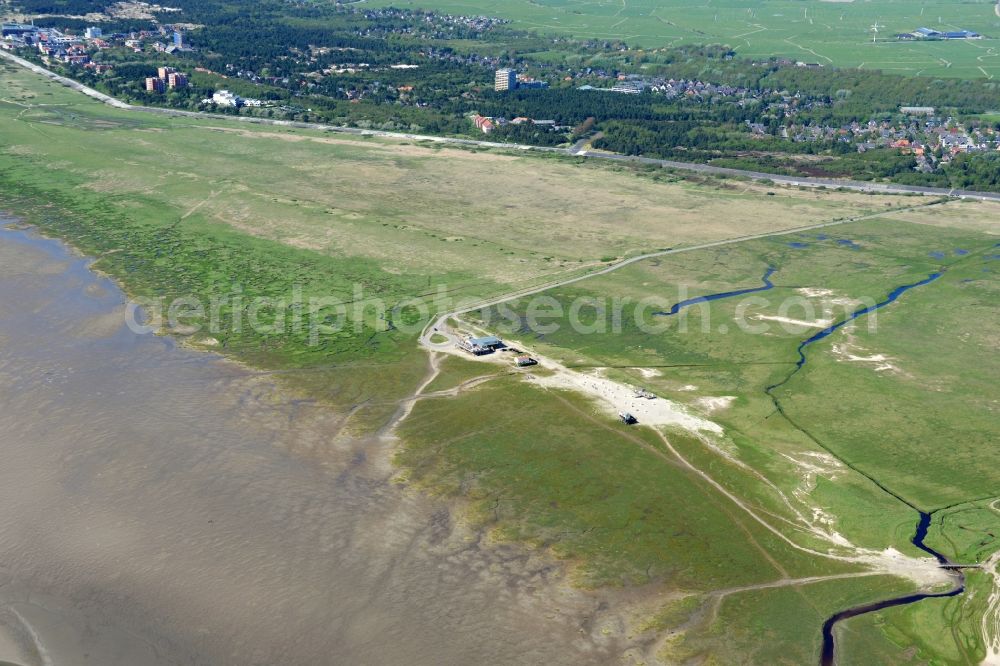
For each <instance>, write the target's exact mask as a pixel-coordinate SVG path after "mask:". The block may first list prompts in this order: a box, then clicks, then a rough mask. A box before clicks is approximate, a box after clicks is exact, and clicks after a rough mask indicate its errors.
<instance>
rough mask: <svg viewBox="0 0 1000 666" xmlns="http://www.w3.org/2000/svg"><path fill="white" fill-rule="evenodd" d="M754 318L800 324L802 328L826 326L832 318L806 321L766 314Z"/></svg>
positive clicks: (794, 324)
mask: <svg viewBox="0 0 1000 666" xmlns="http://www.w3.org/2000/svg"><path fill="white" fill-rule="evenodd" d="M754 319H761V320H764V321H777V322H781V323H782V324H788V325H789V326H800V327H802V328H826V327H827V326H830V325H831V324H833V320H832V319H814V320H812V321H807V320H805V319H792V318H790V317H778V316H768V315H757V316H756V317H754Z"/></svg>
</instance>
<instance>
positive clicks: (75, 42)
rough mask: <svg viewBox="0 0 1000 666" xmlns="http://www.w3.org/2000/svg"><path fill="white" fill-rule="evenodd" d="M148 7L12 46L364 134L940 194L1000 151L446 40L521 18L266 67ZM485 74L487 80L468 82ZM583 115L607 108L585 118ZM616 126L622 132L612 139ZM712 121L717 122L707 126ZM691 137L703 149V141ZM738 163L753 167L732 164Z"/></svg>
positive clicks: (114, 85)
mask: <svg viewBox="0 0 1000 666" xmlns="http://www.w3.org/2000/svg"><path fill="white" fill-rule="evenodd" d="M140 4H141V3H140ZM143 7H144V9H143V11H144V12H146V13H147V14H149V15H150V16H154V15H155V16H157V17H159V19H161V20H163V22H157V21H155V20H154V21H151V22H150V25H149V27H148V28H145V29H141V30H127V31H125V30H110V29H107V28H106V27H102V25H101V23H99V22H97V23H94V24H92V25H87V26H86V27H80V28H57V27H52V26H36V25H34V24H33V23H24V22H21V23H14V22H10V23H4V24H3V33H2V40H0V47H2V48H4V49H7V50H11V51H15V52H17V53H19V54H20V55H22V56H26V57H29V58H32V57H34V58H36V59H37V60H38V62H39V63H40V64H42V65H44V66H49V67H61V68H64V69H65V70H66V71H67V73H68V74H70V75H71V76H73V75H74V74H73V73H74V72H76V73H77V74H75V76H79V77H81V78H82V79H85V80H86V82H87V83H88V84H89V85H93V86H95V87H96V88H98V89H99V90H102V91H104V92H107V93H108V94H112V95H116V96H120V97H124V98H125V99H130V100H131V101H133V102H139V103H143V104H153V105H158V104H163V105H167V106H174V107H180V108H185V109H187V110H194V111H198V110H203V111H218V112H224V113H236V114H246V115H260V116H263V117H268V118H282V119H289V120H301V121H311V120H326V121H327V122H335V123H336V124H345V125H353V126H356V127H360V128H372V129H386V130H408V131H418V132H423V131H428V130H429V131H430V133H445V134H452V135H465V136H470V135H471V136H476V135H490V140H491V141H499V142H505V141H507V142H516V143H522V144H535V145H541V146H560V145H562V146H568V145H574V144H576V143H578V142H579V141H581V140H587V141H588V142H589V143H588V149H589V148H595V149H604V150H610V151H612V152H621V153H626V154H645V155H649V156H654V157H664V158H669V159H682V160H685V161H686V160H696V161H711V160H718V159H722V160H730V161H732V160H737V161H738V160H741V159H744V158H746V157H748V156H751V155H754V154H755V153H758V152H759V153H763V154H766V155H772V156H777V155H784V156H789V155H796V154H798V155H800V156H801V157H802V158H803V159H802V160H799V161H798V163H797V165H795V166H791V167H790V166H788V159H786V158H784V157H783V158H781V159H777V158H776V161H775V163H774V166H773V167H772V168H773V169H774V170H775V172H776V173H794V172H798V173H801V174H802V175H820V176H826V175H834V176H841V175H845V176H854V177H870V176H865V174H864V172H863V171H858V172H855V170H856V168H857V167H856V165H854V164H851V163H848V164H847V166H844V167H841V168H840V170H838V169H837V168H833V170H831V168H829V167H828V166H822V167H817V166H816V165H813V164H811V163H810V162H811V161H812V157H811V156H813V155H821V154H824V153H825V154H827V155H833V156H834V158H835V159H839V157H841V156H844V155H851V154H853V155H863V156H865V158H864V164H869V163H872V162H880V161H881V162H883V163H884V166H883V167H880V168H881V171H878V170H876V171H875V173H874V175H875V176H876V177H878V176H883V177H884V176H886V175H893V176H895V175H898V174H899V173H909V174H916V175H917V176H919V177H921V178H926V182H927V183H928V184H933V185H940V184H941V180H942V178H941V176H942V174H944V171H945V168H946V167H947V166H948V165H949V164H950V163H951V162H952V161H954V160H955V159H956V158H957V157H959V156H963V155H964V156H974V155H983V154H991V153H996V152H998V151H1000V122H994V121H992V120H991V116H989V115H988V114H987V115H985V116H984V115H975V114H973V115H966V114H962V113H959V112H958V111H959V109H957V108H955V107H938V106H931V105H930V104H928V102H934V101H935V100H934V99H924V96H923V95H919V94H914V95H912V96H907V97H903V98H900V99H899V103H898V105H897V106H896V107H895V108H881V109H878V110H871V109H869V110H866V109H865V106H864V105H855V107H854V108H856V111H852V112H851V113H845V112H844V110H843V109H844V106H845V104H846V103H848V102H850V101H851V99H852V95H853V93H854V91H852V90H851V89H850V88H843V89H839V90H836V91H832V92H829V91H817V90H809V89H806V88H800V87H792V86H787V87H778V86H769V85H745V84H739V83H733V82H726V81H725V79H726V78H727V77H726V76H719V77H718V79H715V80H713V77H712V76H711V75H704V74H702V75H699V76H684V75H671V74H670V73H669V72H670V70H671V69H673V68H671V67H658V68H656V69H657V70H659V71H658V72H656V73H646V72H645V71H644V70H647V69H648V67H647V66H646V65H643V64H642V63H644V62H646V61H648V60H650V59H654V60H655V59H659V58H661V57H663V56H662V51H661V50H652V51H649V52H646V51H643V50H642V49H635V48H633V47H630V46H628V45H627V44H625V43H624V42H614V41H597V40H589V41H585V42H581V43H578V44H571V43H570V42H569V41H568V40H565V39H564V38H559V37H553V38H550V39H547V40H546V41H547V42H548V45H549V46H550V47H552V48H566V49H577V51H578V52H591V51H592V52H594V53H596V54H603V55H599V56H595V57H589V58H579V57H577V58H544V59H540V58H536V57H533V56H530V55H525V54H513V53H502V52H497V51H496V50H490V49H462V50H457V49H454V48H451V47H443V46H441V45H440V44H439V43H438V41H439V40H442V39H445V38H447V39H461V40H468V41H470V42H471V41H475V40H486V41H489V40H490V39H493V38H495V37H497V36H498V35H501V34H506V33H504V32H503V31H505V30H510V26H509V24H510V22H509V21H507V20H504V19H499V18H492V17H486V16H461V15H456V14H448V13H436V12H429V11H426V12H425V11H413V10H402V9H394V8H360V9H359V8H354V7H351V8H344V9H342V10H338V11H339V14H338V16H341V17H343V18H344V21H345V28H344V29H343V31H342V32H337V33H336V34H337V35H338V36H337V37H336V39H334V41H333V42H332V43H333V44H343V46H334V45H327V44H324V43H314V42H310V43H308V44H307V46H306V47H305V48H303V47H295V48H291V49H289V50H288V51H287V53H285V54H284V55H282V56H281V57H280V58H274V57H271V58H269V59H268V60H267V61H261V60H260V59H257V60H247V59H243V58H236V57H234V58H226V57H225V56H224V55H222V54H219V53H217V52H216V50H217V45H216V44H215V43H214V42H213V41H212V40H213V38H214V36H213V34H212V32H210V31H209V30H208V29H207V28H205V27H204V26H196V25H193V24H187V23H180V22H176V19H177V16H176V15H175V14H174V13H172V12H169V11H167V9H164V8H162V7H160V8H158V9H157V8H156V7H155V6H152V5H150V6H145V5H144V6H143ZM144 15H146V14H144ZM167 20H169V21H174V22H166V21H167ZM873 27H874V26H873ZM341 34H342V35H343V36H340V35H341ZM875 37H876V38H878V33H877V32H876V34H875ZM890 37H892V36H890V35H886V37H885V39H889V38H890ZM892 38H894V39H897V40H904V39H908V40H913V41H941V40H946V41H949V40H950V41H958V40H969V41H978V40H982V39H983V38H984V37H983V35H981V34H979V33H976V32H973V31H971V30H964V29H956V30H952V31H936V30H932V29H930V28H919V29H916V30H914V31H912V32H909V33H899V34H897V35H895V36H894V37H892ZM387 39H392V40H406V39H414V40H417V39H419V40H421V42H420V43H421V46H420V48H419V49H418V50H413V51H412V52H411V51H408V50H406V49H402V50H400V49H398V48H394V49H392V50H389V51H384V50H383V49H384V43H385V42H384V40H387ZM250 48H256V47H254V46H252V45H250ZM698 53H699V54H701V53H704V54H705V56H707V57H709V58H712V59H714V61H715V62H717V63H718V64H720V65H729V64H733V63H735V62H736V58H737V55H736V52H735V51H733V50H731V49H728V47H725V48H723V47H719V48H714V47H713V49H708V50H707V51H703V52H698ZM209 54H210V55H209ZM700 57H701V56H700ZM669 59H670V58H669V57H668V58H667V60H668V61H669ZM747 65H749V67H750V69H751V70H753V69H759V70H767V71H771V70H777V71H779V72H782V71H789V72H802V73H804V74H808V75H809V76H814V75H815V76H819V77H822V76H824V75H825V73H826V72H830V70H828V69H827V68H826V67H825V66H824V65H823V64H821V63H818V62H811V61H803V60H795V59H790V58H782V57H772V58H769V59H766V60H750V61H748V62H747V63H746V64H744V65H743V66H744V67H746V66H747ZM707 73H708V72H706V74H707ZM831 74H832V72H831ZM458 77H462V78H458ZM470 77H471V78H478V79H479V81H480V83H468V81H469V78H470ZM800 78H801V77H800ZM567 94H572V95H576V97H568V96H567ZM344 104H346V105H356V106H357V107H358V108H359V109H360V108H361V107H364V108H376V107H380V108H381V109H383V111H381V112H380V113H381V114H383V115H388V116H390V117H392V116H397V115H399V116H403V117H413V118H431V119H432V120H431V122H430V123H427V122H426V121H410V122H409V123H406V122H404V121H400V120H387V121H384V122H378V121H375V120H371V119H369V118H360V119H354V118H353V116H354V115H355V112H354V110H353V109H351V106H344ZM583 107H588V108H590V107H593V108H594V109H595V112H590V113H588V114H587V115H583V114H579V113H578V110H579V109H582V108H583ZM655 108H661V109H670V110H671V111H670V112H669V113H668V114H667V115H666V118H668V119H669V118H673V117H679V118H719V119H720V120H719V121H715V122H717V123H718V124H719V131H718V132H716V133H715V135H714V136H712V135H710V134H709V133H707V132H705V131H697V132H694V131H693V129H692V130H691V131H688V132H683V131H682V130H681V127H682V124H681V123H675V122H667V123H658V124H656V125H655V132H656V133H653V134H648V136H647V135H646V133H645V129H642V130H640V136H641V137H642V138H638V137H631V138H628V137H626V136H624V135H626V134H631V133H632V132H631V131H624V130H626V128H627V127H628V126H629V125H633V124H634V125H643V124H644V123H645V120H644V118H645V117H647V116H650V114H651V113H653V111H652V109H655ZM324 110H325V111H324ZM324 114H325V115H324ZM358 115H361V113H360V111H359V112H358ZM376 115H378V114H376ZM331 116H332V117H331ZM633 118H635V119H636V120H632V119H633ZM607 123H611V124H612V125H616V126H613V127H610V128H609V127H607V125H606V124H607ZM700 125H701V126H702V127H704V126H705V121H704V120H703V121H702V122H701V123H700ZM691 126H692V128H693V126H694V125H693V124H691ZM675 127H676V128H678V129H676V130H675V129H673V128H675ZM616 135H617V136H616ZM688 138H694V139H695V140H694V141H693V142H692V143H691V144H690V145H687V144H686V143H685V141H686V140H687V139H688ZM904 158H905V159H904ZM827 161H829V160H827ZM841 162H843V160H841ZM858 164H860V163H858ZM730 165H732V166H741V165H740V164H739V163H736V164H732V163H731V162H725V163H723V166H730ZM789 169H791V172H790V171H789ZM817 169H818V170H817ZM814 171H815V173H814ZM914 182H917V181H914Z"/></svg>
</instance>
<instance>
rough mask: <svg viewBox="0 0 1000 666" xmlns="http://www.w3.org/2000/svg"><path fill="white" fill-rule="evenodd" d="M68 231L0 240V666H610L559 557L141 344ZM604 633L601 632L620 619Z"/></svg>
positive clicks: (610, 638)
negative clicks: (54, 237)
mask: <svg viewBox="0 0 1000 666" xmlns="http://www.w3.org/2000/svg"><path fill="white" fill-rule="evenodd" d="M123 303H124V296H123V294H122V293H121V292H120V291H119V290H118V289H117V287H116V286H115V285H114V284H113V283H112V282H111V281H109V280H106V279H104V278H100V277H97V276H95V275H94V274H93V273H91V272H90V271H89V270H88V268H87V262H86V260H84V259H82V258H80V257H77V256H75V255H73V254H71V253H70V252H68V251H67V250H66V249H65V248H64V247H63V246H62V245H61V244H59V243H58V242H55V241H50V240H44V239H39V238H37V237H35V236H33V235H32V234H31V233H29V232H21V231H11V230H7V229H3V230H0V636H2V637H3V640H2V641H0V647H3V650H4V651H3V652H0V660H2V659H6V658H7V654H8V652H9V653H11V654H12V655H13V654H16V655H17V658H18V660H19V662H20V663H23V664H25V666H34V665H35V664H101V665H111V664H128V665H142V664H241V665H244V664H334V663H337V664H348V663H352V664H360V663H370V664H376V663H377V664H470V663H491V664H500V663H545V664H559V663H565V664H581V663H607V662H609V661H615V660H617V658H618V657H619V656H620V655H621V650H622V646H621V645H620V644H619V641H618V639H617V638H615V636H616V635H620V632H621V629H622V627H621V626H620V622H619V620H617V618H615V617H613V616H609V615H607V614H606V613H604V612H600V613H599V612H598V611H597V609H598V607H599V604H601V601H602V600H601V599H600V598H599V597H598V596H596V595H592V594H589V593H584V592H577V591H573V590H570V589H569V588H568V586H567V585H565V581H564V580H563V578H562V576H563V574H562V573H561V571H560V570H559V568H557V567H555V566H553V564H552V563H551V562H550V561H548V560H547V559H545V558H544V557H541V556H537V555H532V554H530V553H526V552H525V551H523V550H520V549H517V548H513V547H505V546H495V545H489V546H487V545H485V544H484V543H483V541H484V539H483V537H482V536H481V535H478V534H476V533H473V532H470V531H468V530H466V529H465V528H463V527H461V526H459V525H456V524H455V521H454V518H453V516H452V515H451V512H450V511H449V509H448V507H446V506H445V505H443V504H439V503H437V502H434V501H432V500H430V499H426V498H423V497H420V496H417V495H415V494H413V493H412V492H408V491H405V490H401V489H399V488H398V487H397V486H396V485H394V484H393V483H391V480H390V477H391V469H389V468H388V465H386V464H385V462H386V461H387V460H388V456H389V453H390V452H389V451H388V450H386V448H385V446H384V445H383V444H380V443H378V442H370V443H366V442H354V443H352V444H350V445H345V446H343V447H340V448H337V447H333V449H334V450H333V452H332V453H331V455H330V456H329V457H328V459H322V460H317V459H316V457H315V456H312V457H305V456H301V455H297V454H296V453H295V452H296V450H297V449H298V444H299V443H300V442H301V441H304V440H310V439H311V440H317V439H319V440H321V439H323V438H324V436H325V433H326V432H332V431H333V430H334V425H335V423H336V422H337V419H338V415H336V414H332V413H330V412H329V410H326V409H324V408H321V407H319V406H302V405H301V404H299V403H298V402H297V401H294V400H292V399H290V397H288V396H285V395H283V393H282V389H281V387H280V386H276V385H274V384H273V383H272V380H271V379H269V378H267V377H261V376H258V375H255V374H254V373H253V372H251V371H248V370H246V369H243V368H241V367H239V366H237V365H235V364H232V363H229V362H227V361H225V360H223V359H221V358H219V357H216V356H213V355H211V354H204V353H200V352H196V351H191V350H187V349H184V348H179V347H178V346H177V345H176V344H175V343H174V342H173V341H172V340H170V339H166V338H156V337H153V336H137V335H135V334H133V333H132V332H130V331H129V330H128V329H127V328H125V327H124V326H123V325H122V324H121V323H120V322H121V321H122V320H121V319H120V318H119V315H120V313H121V309H122V307H123ZM609 627H610V629H609Z"/></svg>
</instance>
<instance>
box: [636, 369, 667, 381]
mask: <svg viewBox="0 0 1000 666" xmlns="http://www.w3.org/2000/svg"><path fill="white" fill-rule="evenodd" d="M636 370H638V371H639V374H640V375H642V376H643V378H645V379H652V378H653V377H662V376H663V373H662V372H660V371H659V370H657V369H655V368H636Z"/></svg>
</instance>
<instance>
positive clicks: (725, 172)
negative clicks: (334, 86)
mask: <svg viewBox="0 0 1000 666" xmlns="http://www.w3.org/2000/svg"><path fill="white" fill-rule="evenodd" d="M0 57H3V58H5V59H7V60H8V61H10V62H13V63H16V64H18V65H20V66H22V67H25V68H27V69H29V70H31V71H33V72H35V73H37V74H40V75H42V76H44V77H46V78H49V79H51V80H53V81H56V82H58V83H61V84H62V85H64V86H67V87H69V88H72V89H73V90H76V91H78V92H81V93H83V94H84V95H88V96H90V97H93V98H94V99H97V100H100V101H101V102H103V103H105V104H108V105H110V106H113V107H115V108H117V109H125V110H128V111H137V112H141V113H152V114H156V115H162V116H171V117H180V118H202V119H217V120H225V121H229V122H234V121H235V122H243V123H249V124H253V125H270V126H274V127H293V128H300V129H313V130H321V131H327V132H339V133H342V134H353V135H357V136H378V137H385V138H390V139H407V140H410V141H433V142H435V143H447V144H452V145H460V146H476V147H483V148H505V149H507V150H511V149H514V150H525V151H533V152H540V153H554V154H558V155H569V156H573V157H578V158H585V159H596V160H609V161H616V162H632V163H637V164H649V165H652V166H659V167H664V168H670V169H677V170H680V171H693V172H697V173H704V174H711V175H722V176H736V177H742V178H751V179H753V180H758V181H763V180H768V181H773V182H775V183H781V184H783V185H791V186H800V187H822V188H843V189H846V190H852V191H856V192H876V193H880V194H924V195H932V196H951V197H959V198H962V199H980V200H984V201H1000V194H998V193H993V192H973V191H967V190H952V189H947V188H942V187H920V186H917V185H896V184H892V183H871V182H867V181H858V180H840V179H835V178H806V177H801V178H800V177H795V176H782V175H777V174H773V173H763V172H760V171H745V170H742V169H727V168H724V167H716V166H711V165H708V164H697V163H693V162H677V161H674V160H661V159H655V158H652V157H636V156H631V155H619V154H616V153H608V152H595V151H588V150H584V149H583V146H584V145H585V144H584V143H581V142H577V143H576V144H574V145H573V146H572V147H569V148H550V147H545V146H530V145H525V144H511V143H499V142H496V141H477V140H475V139H457V138H451V137H441V136H428V135H425V134H410V133H406V132H385V131H377V130H366V129H358V128H356V127H341V126H338V125H324V124H321V123H303V122H296V121H291V120H274V119H271V118H251V117H248V116H228V115H223V114H220V113H207V112H203V111H181V110H179V109H163V108H158V107H150V106H135V105H132V104H127V103H125V102H122V101H121V100H118V99H115V98H114V97H110V96H109V95H105V94H104V93H102V92H99V91H97V90H94V89H93V88H89V87H87V86H85V85H83V84H82V83H78V82H77V81H74V80H72V79H69V78H66V77H64V76H60V75H58V74H56V73H55V72H52V71H50V70H48V69H45V68H44V67H40V66H39V65H36V64H34V63H31V62H28V61H27V60H24V59H23V58H19V57H17V56H15V55H14V54H12V53H9V52H6V51H0Z"/></svg>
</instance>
